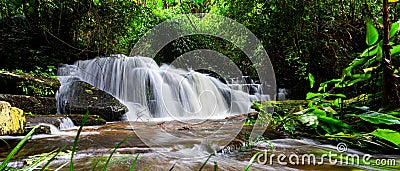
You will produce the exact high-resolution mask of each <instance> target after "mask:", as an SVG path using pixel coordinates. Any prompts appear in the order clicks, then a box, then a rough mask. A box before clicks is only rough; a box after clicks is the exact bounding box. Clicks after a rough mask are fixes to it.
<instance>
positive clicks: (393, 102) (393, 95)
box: [382, 0, 400, 107]
mask: <svg viewBox="0 0 400 171" xmlns="http://www.w3.org/2000/svg"><path fill="white" fill-rule="evenodd" d="M383 31H384V32H383V47H382V68H383V74H382V107H395V106H400V98H399V94H398V91H397V84H396V77H395V76H394V73H393V69H392V57H391V54H390V48H391V47H390V44H389V39H390V37H389V36H390V35H389V33H390V21H389V9H388V0H383Z"/></svg>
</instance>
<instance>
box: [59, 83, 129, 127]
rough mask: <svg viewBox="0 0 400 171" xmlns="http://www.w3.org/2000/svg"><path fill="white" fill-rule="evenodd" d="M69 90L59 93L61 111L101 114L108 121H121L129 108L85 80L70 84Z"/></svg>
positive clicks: (66, 112)
mask: <svg viewBox="0 0 400 171" xmlns="http://www.w3.org/2000/svg"><path fill="white" fill-rule="evenodd" d="M68 90H70V91H68V92H66V93H62V94H58V97H57V98H58V100H59V101H58V105H59V106H60V107H61V108H60V112H61V113H64V114H84V113H86V112H87V111H89V114H91V115H94V114H95V115H99V116H101V117H102V118H104V119H105V120H107V121H119V120H122V119H123V118H124V116H125V113H126V112H127V111H128V108H127V107H126V106H125V105H123V104H122V103H121V102H119V101H118V100H117V99H116V98H114V97H113V96H111V95H110V94H108V93H106V92H104V91H102V90H99V89H98V88H96V87H93V86H92V85H90V84H87V83H85V82H81V81H77V82H74V83H72V84H70V85H68Z"/></svg>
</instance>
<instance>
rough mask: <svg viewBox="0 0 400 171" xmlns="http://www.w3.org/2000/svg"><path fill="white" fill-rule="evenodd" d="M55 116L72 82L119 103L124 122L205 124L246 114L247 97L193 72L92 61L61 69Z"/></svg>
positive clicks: (136, 60)
mask: <svg viewBox="0 0 400 171" xmlns="http://www.w3.org/2000/svg"><path fill="white" fill-rule="evenodd" d="M58 71H59V73H58V75H59V77H58V79H59V80H60V83H61V87H60V90H59V92H58V93H57V101H58V108H59V112H62V111H63V110H62V109H63V108H64V107H65V105H66V104H67V103H69V104H71V103H73V102H71V101H69V97H72V96H73V95H74V94H73V92H74V91H73V90H70V89H69V86H68V85H70V84H71V83H73V82H75V81H84V82H87V83H89V84H91V85H93V86H95V87H97V88H99V89H101V90H103V91H106V92H107V93H109V94H111V95H112V96H114V97H115V98H117V99H118V100H120V101H121V103H123V104H124V105H126V106H127V108H128V113H127V117H128V118H127V119H128V120H131V121H134V120H137V119H150V118H172V119H205V118H210V117H216V118H221V117H226V116H228V115H232V114H242V113H247V112H248V111H249V110H250V105H251V101H250V99H249V94H248V93H246V92H243V91H237V90H232V89H231V88H230V87H228V86H227V85H226V84H223V83H221V82H220V81H219V80H217V79H215V78H213V77H210V76H207V75H205V74H201V73H198V72H195V71H185V70H183V69H176V68H174V67H173V66H170V65H162V66H161V67H159V66H158V65H157V64H156V63H155V61H154V60H153V59H151V58H147V57H126V56H124V55H118V56H117V57H107V58H96V59H92V60H84V61H77V62H76V63H75V64H73V65H64V66H62V67H60V68H59V70H58Z"/></svg>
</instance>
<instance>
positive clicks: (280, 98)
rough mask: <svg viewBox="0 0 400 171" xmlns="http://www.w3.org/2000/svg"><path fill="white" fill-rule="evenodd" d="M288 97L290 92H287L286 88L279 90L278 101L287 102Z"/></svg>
mask: <svg viewBox="0 0 400 171" xmlns="http://www.w3.org/2000/svg"><path fill="white" fill-rule="evenodd" d="M287 95H288V92H287V90H286V89H285V88H279V89H278V98H277V100H278V101H284V100H287Z"/></svg>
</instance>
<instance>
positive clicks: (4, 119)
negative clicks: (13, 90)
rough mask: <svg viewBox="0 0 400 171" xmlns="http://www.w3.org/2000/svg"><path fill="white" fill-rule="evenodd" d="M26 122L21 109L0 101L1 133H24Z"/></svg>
mask: <svg viewBox="0 0 400 171" xmlns="http://www.w3.org/2000/svg"><path fill="white" fill-rule="evenodd" d="M25 124H26V119H25V116H24V112H23V111H22V110H21V109H18V108H16V107H11V105H10V103H7V102H5V101H0V135H6V134H22V133H24V126H25Z"/></svg>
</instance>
